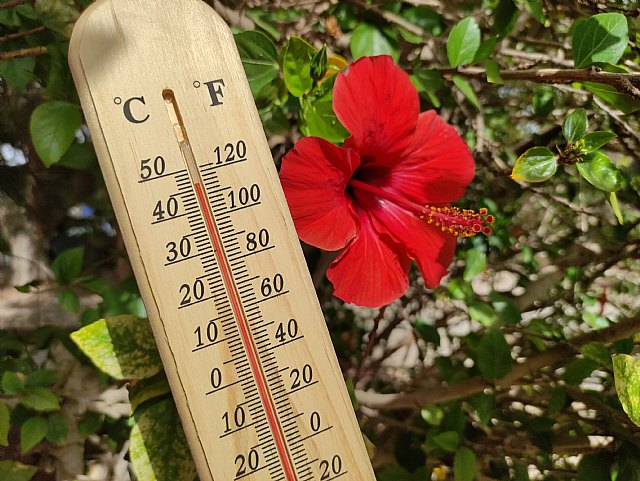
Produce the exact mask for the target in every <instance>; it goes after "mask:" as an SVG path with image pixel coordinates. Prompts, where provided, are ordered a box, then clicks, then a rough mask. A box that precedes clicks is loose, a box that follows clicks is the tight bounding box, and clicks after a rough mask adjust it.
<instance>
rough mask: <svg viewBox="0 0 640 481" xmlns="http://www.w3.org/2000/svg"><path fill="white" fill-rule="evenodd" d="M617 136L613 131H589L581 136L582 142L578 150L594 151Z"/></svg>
mask: <svg viewBox="0 0 640 481" xmlns="http://www.w3.org/2000/svg"><path fill="white" fill-rule="evenodd" d="M616 137H617V135H616V134H614V133H613V132H608V131H596V132H589V133H588V134H587V135H585V136H584V137H582V143H581V144H580V150H581V151H582V152H594V151H596V150H598V149H599V148H600V147H602V146H603V145H605V144H608V143H609V142H611V141H612V140H613V139H615V138H616Z"/></svg>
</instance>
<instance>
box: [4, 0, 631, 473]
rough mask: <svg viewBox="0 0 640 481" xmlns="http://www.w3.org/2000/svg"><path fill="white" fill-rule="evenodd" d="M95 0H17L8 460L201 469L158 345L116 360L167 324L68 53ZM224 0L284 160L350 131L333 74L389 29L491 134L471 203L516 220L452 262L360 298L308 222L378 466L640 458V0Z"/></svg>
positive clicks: (416, 74)
mask: <svg viewBox="0 0 640 481" xmlns="http://www.w3.org/2000/svg"><path fill="white" fill-rule="evenodd" d="M176 1H179V0H176ZM90 3H91V2H90V1H88V0H75V1H74V0H35V1H27V0H10V1H6V0H5V1H3V2H1V3H0V102H1V103H0V328H1V329H2V332H1V334H0V479H2V480H5V479H6V480H11V481H14V480H15V481H23V480H24V481H28V480H30V479H32V480H43V481H49V480H67V479H69V480H78V481H88V480H91V481H106V480H113V481H127V480H131V479H135V478H136V474H135V473H134V469H132V464H133V467H134V468H135V472H137V473H138V475H139V479H140V481H147V480H150V479H153V473H152V471H150V470H149V462H150V459H152V460H154V462H153V464H154V465H156V466H164V467H165V469H162V470H159V471H157V472H156V473H155V476H156V478H157V479H158V480H163V479H171V480H172V481H176V480H183V479H184V480H185V481H191V480H192V479H193V477H194V472H193V466H192V463H191V462H190V458H189V454H188V452H186V451H185V450H184V441H183V439H182V438H180V437H179V436H177V437H172V438H171V439H170V440H168V441H167V443H169V445H168V446H169V448H170V449H169V448H167V444H165V445H162V443H160V444H161V446H160V447H158V443H155V444H154V446H156V447H155V448H150V447H149V446H150V445H149V444H145V442H144V439H145V437H146V439H156V440H158V439H164V437H166V436H167V429H166V426H167V425H168V424H164V425H159V424H155V425H154V424H153V423H146V425H147V426H149V425H150V426H152V427H150V428H149V431H148V432H144V430H142V431H141V429H140V422H139V421H140V420H141V419H151V420H154V419H156V420H157V419H160V418H162V419H167V420H168V421H167V423H176V428H177V420H176V417H175V410H174V408H173V406H172V403H171V400H170V395H169V394H168V390H167V387H166V381H165V380H164V378H163V375H162V372H161V369H162V368H161V366H160V364H159V361H158V358H157V353H156V352H155V350H154V347H153V346H152V345H151V346H146V347H145V349H146V350H145V353H146V357H145V360H144V363H143V364H144V365H135V363H132V365H127V364H126V362H125V363H124V364H123V365H119V364H118V365H115V366H114V365H113V364H109V360H110V358H109V354H108V352H112V353H113V352H115V351H118V350H120V351H121V352H126V349H128V348H129V349H131V348H132V346H131V345H128V344H127V342H126V340H127V339H128V340H129V342H131V340H132V339H133V340H135V339H144V338H145V334H144V331H140V329H143V330H144V329H145V327H144V326H146V324H145V321H144V320H143V318H144V317H145V310H144V306H143V304H142V302H141V299H140V295H139V293H138V290H137V287H136V284H135V281H134V280H133V278H132V273H131V268H130V265H129V263H128V260H127V256H126V253H125V251H124V247H123V242H122V238H121V235H120V232H119V230H118V227H117V224H116V222H115V219H114V215H113V212H112V209H111V206H110V203H109V200H108V197H107V194H106V191H105V188H104V183H103V180H102V177H101V173H100V170H99V168H98V165H97V160H96V157H95V153H94V151H93V148H92V144H91V138H90V133H89V132H88V130H87V129H86V126H85V125H84V122H83V118H82V114H81V111H80V108H79V103H78V99H77V94H76V92H75V88H74V86H73V82H72V80H71V76H70V72H69V69H68V67H67V62H66V52H67V48H68V40H69V35H70V32H71V30H72V27H73V24H74V22H75V20H76V19H77V17H78V15H79V14H80V12H81V11H82V10H83V9H84V8H85V7H86V6H88V5H89V4H90ZM208 3H210V4H211V6H212V7H213V8H214V9H215V10H216V11H217V12H218V13H219V14H220V15H221V16H222V17H223V18H224V19H225V20H226V21H227V22H228V23H229V25H230V26H231V27H232V29H233V31H234V33H235V38H236V42H237V45H238V50H239V52H240V55H241V57H242V60H243V63H244V65H245V70H246V73H247V76H248V78H249V82H250V86H251V91H252V93H253V95H254V97H255V101H256V105H257V107H258V109H259V112H260V115H261V118H262V121H263V125H264V128H265V131H266V133H267V137H268V140H269V145H270V148H271V150H272V154H273V158H274V162H275V163H276V165H277V166H279V163H280V160H281V158H282V156H283V155H284V154H285V153H286V152H287V151H288V150H289V149H290V148H291V147H292V146H293V145H294V143H295V142H296V141H297V140H298V139H299V138H300V137H301V136H303V135H316V136H321V137H324V138H326V139H328V140H330V141H332V142H335V143H340V142H341V141H342V140H344V138H345V137H346V135H347V132H346V131H345V129H344V128H343V127H342V126H341V125H340V123H339V122H338V121H337V119H336V118H335V115H334V113H333V108H332V103H331V94H332V87H333V82H334V80H335V74H336V73H337V72H339V71H340V70H341V69H343V68H345V67H346V66H347V65H348V64H349V63H350V62H351V61H352V60H354V59H357V58H359V57H361V56H365V55H377V54H389V55H392V56H393V58H394V59H395V61H396V62H397V63H398V64H399V65H400V66H401V67H402V68H403V69H404V70H406V71H407V72H408V73H409V74H410V75H411V79H412V81H413V83H414V85H415V86H416V88H417V89H418V91H419V93H420V98H421V102H422V110H427V109H436V110H437V111H438V112H439V114H440V115H441V116H442V117H443V118H444V119H445V120H446V121H448V122H449V123H451V124H453V125H454V126H455V127H456V128H457V129H458V131H459V132H460V133H461V134H462V135H463V137H464V139H465V140H466V141H467V143H468V145H469V147H470V148H471V150H472V152H473V154H474V157H475V159H476V178H475V180H474V181H473V183H472V184H471V186H470V187H469V189H468V191H467V194H466V195H465V197H464V199H463V200H462V201H461V202H462V204H464V207H476V208H479V207H487V208H489V210H490V211H491V213H492V214H493V215H494V216H495V217H496V218H497V220H496V222H495V224H494V226H493V234H492V235H491V236H489V237H483V236H477V237H473V238H468V239H464V240H462V241H461V242H460V243H459V246H458V253H457V256H456V260H455V261H454V263H453V265H452V266H451V268H450V273H449V275H448V276H447V278H446V279H445V281H444V282H443V285H442V286H441V287H438V288H437V289H434V290H432V291H427V290H425V289H424V287H423V285H422V280H421V279H420V277H419V274H418V273H417V271H412V273H411V279H412V283H411V288H410V289H409V291H408V292H407V293H406V294H405V296H403V297H402V298H401V299H399V300H398V301H396V302H394V303H392V304H391V305H389V306H387V307H385V308H383V309H380V310H370V309H362V308H358V307H355V306H350V305H345V304H343V303H341V302H340V301H338V300H337V299H335V298H333V297H332V294H331V285H330V284H329V283H328V282H327V281H326V278H325V277H324V273H325V270H326V268H327V266H328V265H329V263H330V262H331V260H332V259H333V258H334V256H335V253H329V252H321V251H319V250H317V249H315V248H312V247H310V246H303V247H304V250H305V254H306V256H307V261H308V265H309V269H310V271H311V273H312V277H313V279H314V283H315V286H316V289H317V292H318V296H319V299H320V302H321V305H322V307H323V310H324V312H325V316H326V321H327V324H328V326H329V329H330V331H331V334H332V337H333V341H334V345H335V347H336V350H337V354H338V358H339V360H340V363H341V367H342V369H343V373H344V376H345V380H346V382H347V385H348V386H349V389H350V391H351V393H352V395H353V396H352V397H353V401H354V408H355V410H356V413H357V416H358V419H359V422H360V424H361V427H362V432H363V434H364V435H365V437H366V439H367V444H368V446H369V448H370V454H371V458H372V463H373V465H374V468H375V470H376V473H377V476H378V479H380V480H381V481H405V480H408V481H411V480H415V481H418V480H437V481H444V480H450V479H451V480H455V481H472V480H474V479H476V480H478V481H485V480H514V481H526V480H546V481H552V480H558V481H561V480H578V481H614V480H618V481H634V480H640V428H639V427H638V426H637V425H636V423H638V422H640V414H639V412H640V374H639V373H640V367H638V362H639V361H637V359H636V354H637V353H638V346H637V341H638V339H637V337H636V336H635V335H636V332H639V331H640V301H639V300H638V299H639V294H640V292H639V291H640V255H639V253H640V249H639V247H640V230H639V228H638V225H639V224H640V201H639V197H638V196H639V194H640V162H639V155H638V152H639V149H640V134H639V132H640V121H639V117H638V115H637V112H638V111H639V110H640V64H639V62H638V60H639V58H640V43H639V42H640V19H639V18H640V6H639V5H638V2H635V1H631V0H618V1H614V0H608V1H607V0H600V1H592V0H562V1H549V0H484V1H482V0H448V1H439V0H408V1H396V2H385V1H378V0H373V1H366V0H348V1H337V0H325V1H306V0H300V1H287V0H274V1H260V0H247V1H240V0H225V1H219V2H218V1H210V2H208ZM100 319H103V320H102V321H99V320H100ZM107 325H108V326H110V327H111V329H112V330H113V329H115V328H117V329H120V330H121V331H120V333H121V334H122V335H121V336H120V340H118V339H111V340H110V341H109V342H110V343H111V344H109V345H108V346H105V345H101V346H99V348H100V349H102V350H101V351H99V352H100V353H101V354H100V355H97V354H96V352H98V351H96V350H95V349H94V348H92V347H91V346H89V345H88V344H90V343H91V341H92V340H95V339H97V338H98V337H99V336H100V333H101V332H103V330H104V329H105V326H107ZM82 326H84V327H82ZM114 326H116V327H114ZM141 326H142V327H141ZM81 327H82V329H81V330H80V331H77V332H76V334H74V338H73V341H75V343H74V342H72V340H71V338H70V336H69V335H70V333H71V332H72V331H76V330H78V329H79V328H81ZM136 336H137V337H136ZM123 339H124V340H123ZM78 345H79V346H80V347H82V351H81V350H80V349H78V347H77V346H78ZM134 347H135V346H134ZM105 349H107V350H106V351H105ZM109 349H111V351H109ZM105 352H107V354H105ZM101 359H102V363H101ZM92 361H93V362H92ZM94 363H95V364H96V365H97V366H98V368H99V369H97V368H96V367H95V366H94ZM616 388H617V391H616ZM132 412H133V415H131V413H132ZM161 424H162V423H161ZM132 428H133V431H132ZM178 431H179V429H178ZM172 432H173V429H172Z"/></svg>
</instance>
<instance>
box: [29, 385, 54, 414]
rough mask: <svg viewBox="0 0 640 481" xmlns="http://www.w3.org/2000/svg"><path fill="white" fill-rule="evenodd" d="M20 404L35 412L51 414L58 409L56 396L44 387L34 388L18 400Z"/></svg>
mask: <svg viewBox="0 0 640 481" xmlns="http://www.w3.org/2000/svg"><path fill="white" fill-rule="evenodd" d="M20 403H21V404H22V405H24V406H26V407H28V408H30V409H35V410H36V411H42V412H51V411H57V410H58V409H60V401H59V399H58V395H57V394H55V393H54V392H53V391H51V389H48V388H46V387H34V388H31V389H29V391H28V393H27V394H26V395H25V396H23V397H22V398H21V399H20Z"/></svg>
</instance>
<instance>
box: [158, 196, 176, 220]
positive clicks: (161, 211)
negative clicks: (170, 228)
mask: <svg viewBox="0 0 640 481" xmlns="http://www.w3.org/2000/svg"><path fill="white" fill-rule="evenodd" d="M177 214H178V199H176V198H175V197H169V198H168V199H167V201H166V202H163V201H161V200H159V201H158V202H156V206H155V207H154V209H153V216H154V217H155V218H156V221H161V220H164V219H165V218H167V217H175V216H176V215H177Z"/></svg>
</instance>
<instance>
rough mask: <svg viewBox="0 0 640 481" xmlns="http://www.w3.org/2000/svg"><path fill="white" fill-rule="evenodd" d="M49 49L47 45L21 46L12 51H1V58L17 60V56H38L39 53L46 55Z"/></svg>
mask: <svg viewBox="0 0 640 481" xmlns="http://www.w3.org/2000/svg"><path fill="white" fill-rule="evenodd" d="M48 51H49V50H47V47H31V48H21V49H20V50H13V51H11V52H0V60H15V59H17V58H24V57H36V56H38V55H45V54H46V53H47V52H48Z"/></svg>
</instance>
